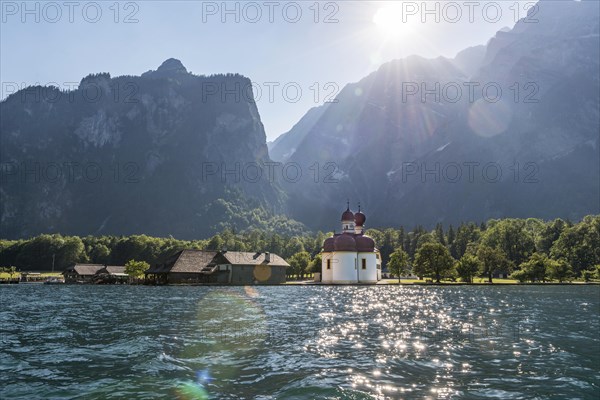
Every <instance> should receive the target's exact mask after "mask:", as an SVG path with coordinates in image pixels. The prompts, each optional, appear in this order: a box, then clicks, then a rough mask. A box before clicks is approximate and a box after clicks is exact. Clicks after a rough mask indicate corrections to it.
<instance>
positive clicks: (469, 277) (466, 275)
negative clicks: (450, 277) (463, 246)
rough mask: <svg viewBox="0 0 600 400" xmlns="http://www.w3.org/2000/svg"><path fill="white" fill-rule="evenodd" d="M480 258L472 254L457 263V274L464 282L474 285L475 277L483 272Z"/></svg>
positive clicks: (466, 255)
mask: <svg viewBox="0 0 600 400" xmlns="http://www.w3.org/2000/svg"><path fill="white" fill-rule="evenodd" d="M481 268H482V265H481V261H480V260H479V258H477V257H476V256H474V255H472V254H465V255H464V256H462V257H461V259H460V260H459V261H457V262H456V273H457V274H458V276H459V277H460V279H461V280H462V281H463V282H467V283H472V282H473V277H474V276H476V275H477V274H478V273H479V271H480V270H481Z"/></svg>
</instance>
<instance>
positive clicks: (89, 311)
mask: <svg viewBox="0 0 600 400" xmlns="http://www.w3.org/2000/svg"><path fill="white" fill-rule="evenodd" d="M0 296H1V304H2V311H1V313H0V329H1V331H0V332H1V344H0V349H1V351H0V375H1V376H2V383H1V386H0V398H2V399H28V400H29V399H157V398H166V399H183V400H187V399H307V400H313V399H388V398H390V399H398V398H403V399H423V398H430V399H450V398H464V399H484V398H490V399H492V398H493V399H497V398H500V399H535V398H538V399H547V398H556V399H598V397H599V396H600V388H599V385H600V371H599V368H600V339H599V337H598V333H599V332H600V321H599V315H600V286H551V285H548V286H494V287H488V286H472V287H471V286H455V287H452V286H446V287H434V286H429V287H422V286H401V287H398V286H339V287H336V286H272V287H256V286H254V287H231V288H226V287H197V286H196V287H166V286H165V287H146V286H77V285H73V286H71V285H33V284H30V285H27V284H20V285H2V287H0Z"/></svg>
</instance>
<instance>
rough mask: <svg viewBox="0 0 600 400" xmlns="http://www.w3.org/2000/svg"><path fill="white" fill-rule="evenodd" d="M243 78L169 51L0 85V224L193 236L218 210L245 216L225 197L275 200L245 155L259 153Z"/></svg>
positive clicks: (260, 132) (254, 114)
mask: <svg viewBox="0 0 600 400" xmlns="http://www.w3.org/2000/svg"><path fill="white" fill-rule="evenodd" d="M246 87H250V81H249V80H248V79H247V78H245V77H243V76H240V75H216V76H209V77H206V76H195V75H192V74H190V73H188V72H187V70H186V69H185V67H184V66H183V65H182V64H181V62H179V61H178V60H174V59H170V60H167V61H165V63H163V64H162V65H161V66H160V67H159V68H158V69H157V70H156V71H148V72H146V73H144V74H143V75H142V76H141V77H140V76H121V77H115V78H112V77H111V76H110V75H108V74H98V75H90V76H88V77H86V78H84V79H83V80H82V81H81V84H80V86H79V88H78V89H77V90H74V91H69V92H64V91H59V90H58V89H56V88H47V87H35V88H28V89H25V90H22V91H20V92H17V93H15V94H13V95H11V96H10V97H8V98H7V99H6V100H5V101H3V102H2V103H1V104H0V112H1V114H2V120H1V123H0V140H1V148H0V158H1V160H2V186H1V190H0V200H1V203H2V205H1V207H2V208H1V210H2V215H1V221H0V225H1V227H2V235H1V236H2V237H23V236H29V235H34V234H37V233H41V232H61V233H67V234H80V235H84V234H130V233H146V234H152V235H169V234H173V235H176V236H178V237H182V238H188V237H189V238H193V237H196V238H197V237H204V236H206V235H208V234H210V233H211V232H214V231H215V230H219V229H222V227H223V225H222V223H223V222H225V223H227V222H231V223H232V224H233V225H234V226H235V227H238V228H244V227H246V226H248V225H249V224H250V223H249V222H248V220H247V219H246V220H245V221H244V220H243V218H242V217H244V218H245V217H246V216H242V215H239V214H238V213H236V212H235V211H233V210H232V207H234V206H235V205H239V204H243V205H244V206H245V208H246V209H247V210H248V211H251V210H253V209H264V210H268V212H269V213H271V212H274V213H276V212H279V211H281V209H282V202H281V193H280V191H279V189H277V188H276V187H275V186H274V185H273V184H272V183H271V182H270V181H269V180H268V179H267V177H266V176H264V175H263V176H261V177H258V178H257V176H258V175H257V173H256V168H255V169H252V167H250V168H249V167H248V166H249V165H250V166H254V165H261V164H262V163H264V162H268V161H269V157H268V150H267V146H266V137H265V132H264V129H263V125H262V123H261V120H260V116H259V114H258V110H257V108H256V104H255V103H254V101H253V99H252V93H251V91H247V90H244V88H246ZM236 88H237V89H236ZM240 88H241V90H240ZM226 89H233V90H238V91H240V93H239V94H238V95H224V94H223V93H224V91H225V90H226ZM226 171H229V172H226ZM224 172H226V173H224ZM244 174H246V175H249V176H250V179H244V178H245V177H246V176H245V175H244ZM234 208H235V207H234Z"/></svg>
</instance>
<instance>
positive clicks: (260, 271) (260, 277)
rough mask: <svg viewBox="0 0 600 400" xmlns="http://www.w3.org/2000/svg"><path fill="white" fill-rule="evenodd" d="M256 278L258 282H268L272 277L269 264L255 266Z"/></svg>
mask: <svg viewBox="0 0 600 400" xmlns="http://www.w3.org/2000/svg"><path fill="white" fill-rule="evenodd" d="M253 273H254V279H256V280H257V281H258V282H266V281H268V280H269V278H270V277H271V267H270V266H268V265H257V266H255V267H254V271H253Z"/></svg>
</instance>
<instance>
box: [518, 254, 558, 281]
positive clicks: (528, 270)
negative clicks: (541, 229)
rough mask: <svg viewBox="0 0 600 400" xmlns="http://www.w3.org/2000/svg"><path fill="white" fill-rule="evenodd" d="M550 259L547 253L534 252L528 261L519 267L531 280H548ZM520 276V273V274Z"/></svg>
mask: <svg viewBox="0 0 600 400" xmlns="http://www.w3.org/2000/svg"><path fill="white" fill-rule="evenodd" d="M549 261H550V260H549V259H548V257H547V256H546V255H545V254H541V253H533V254H532V255H531V257H529V260H528V261H527V262H524V263H522V264H521V265H520V266H519V267H520V269H521V271H523V273H524V274H525V275H524V277H525V278H526V279H527V280H530V281H531V282H539V281H545V280H546V268H547V266H548V265H549ZM518 276H520V275H518Z"/></svg>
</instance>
